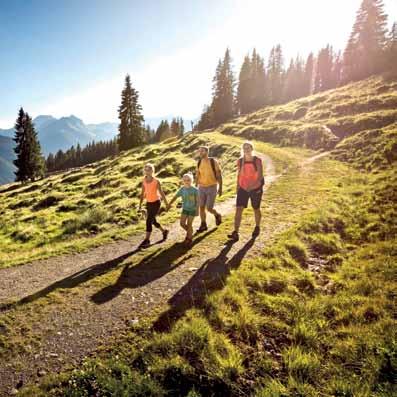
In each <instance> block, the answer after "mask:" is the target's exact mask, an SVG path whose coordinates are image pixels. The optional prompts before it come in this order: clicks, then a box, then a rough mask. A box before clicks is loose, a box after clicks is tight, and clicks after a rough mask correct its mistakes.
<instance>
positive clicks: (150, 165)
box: [143, 163, 154, 174]
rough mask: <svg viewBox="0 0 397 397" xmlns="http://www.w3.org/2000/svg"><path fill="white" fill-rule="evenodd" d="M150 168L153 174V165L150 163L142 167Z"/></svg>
mask: <svg viewBox="0 0 397 397" xmlns="http://www.w3.org/2000/svg"><path fill="white" fill-rule="evenodd" d="M145 168H150V169H151V170H152V172H153V174H154V165H153V164H152V163H146V164H145V166H144V167H143V169H145Z"/></svg>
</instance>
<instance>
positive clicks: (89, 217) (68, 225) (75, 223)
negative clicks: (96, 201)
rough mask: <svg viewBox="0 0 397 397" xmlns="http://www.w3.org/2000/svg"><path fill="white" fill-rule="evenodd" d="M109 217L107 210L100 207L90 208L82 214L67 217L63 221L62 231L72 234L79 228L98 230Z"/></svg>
mask: <svg viewBox="0 0 397 397" xmlns="http://www.w3.org/2000/svg"><path fill="white" fill-rule="evenodd" d="M109 218H110V213H109V211H107V210H105V209H102V208H91V209H88V210H87V211H86V212H84V213H83V214H82V215H80V216H78V217H75V218H73V219H68V220H67V221H65V222H64V223H63V227H64V233H65V234H73V233H76V232H77V231H79V230H91V231H93V232H97V231H99V229H100V228H99V226H100V225H101V224H103V223H105V222H106V221H108V220H109Z"/></svg>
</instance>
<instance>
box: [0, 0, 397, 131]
mask: <svg viewBox="0 0 397 397" xmlns="http://www.w3.org/2000/svg"><path fill="white" fill-rule="evenodd" d="M360 3H361V0H334V1H332V2H330V1H326V2H325V1H319V0H301V1H300V2H297V1H296V0H277V1H276V0H245V1H243V0H216V1H211V0H190V1H181V0H167V1H166V0H146V1H135V0H80V1H79V0H52V1H51V0H0V59H1V66H0V93H1V95H0V127H3V128H6V127H10V126H11V125H12V123H13V120H14V119H15V116H16V113H17V110H18V107H19V106H21V105H22V106H24V108H25V109H27V111H29V112H30V113H31V114H32V115H33V116H36V115H38V114H52V115H54V116H58V117H59V116H62V115H69V114H75V115H77V116H78V117H81V118H83V120H84V121H86V122H101V121H114V120H116V119H117V107H118V105H119V97H120V91H121V89H122V86H123V79H124V76H125V74H126V73H130V74H131V78H132V81H133V84H134V86H135V87H136V88H137V89H138V90H139V92H140V95H141V102H142V105H143V110H144V114H145V115H146V116H147V117H155V116H163V115H167V114H175V115H182V116H184V117H186V118H189V117H197V116H198V115H199V114H200V112H201V109H202V107H203V105H204V104H205V103H206V102H208V100H209V96H210V90H211V79H212V75H213V73H214V69H215V66H216V63H217V60H218V58H219V57H220V56H222V54H223V52H224V50H225V48H226V47H227V46H230V48H231V51H232V56H233V57H234V65H235V69H236V72H237V71H238V67H239V66H240V63H241V60H242V57H243V56H244V54H245V53H246V52H247V51H250V50H252V48H253V47H254V46H255V47H256V48H257V49H258V50H259V52H260V53H261V54H263V55H265V57H267V55H268V51H269V50H270V48H271V46H272V45H273V44H276V43H277V42H281V44H282V45H283V47H284V49H285V53H286V56H287V57H288V56H292V55H296V54H297V53H298V52H299V53H300V54H302V55H307V53H308V52H309V51H310V50H314V51H317V50H318V49H319V48H320V47H321V46H323V45H325V44H326V43H328V42H330V43H331V44H334V46H335V47H336V48H343V47H344V44H345V41H346V39H347V37H348V35H349V32H350V30H351V26H352V24H353V21H354V16H355V12H356V11H357V9H358V7H359V5H360ZM385 5H386V11H387V12H388V14H389V16H390V20H392V19H394V20H396V19H397V1H396V0H385ZM392 17H393V18H392Z"/></svg>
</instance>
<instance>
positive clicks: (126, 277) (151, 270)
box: [91, 229, 216, 305]
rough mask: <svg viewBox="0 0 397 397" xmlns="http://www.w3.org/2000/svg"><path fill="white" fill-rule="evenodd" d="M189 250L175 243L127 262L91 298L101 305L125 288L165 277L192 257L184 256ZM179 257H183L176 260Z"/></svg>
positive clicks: (135, 286)
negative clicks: (109, 281)
mask: <svg viewBox="0 0 397 397" xmlns="http://www.w3.org/2000/svg"><path fill="white" fill-rule="evenodd" d="M215 230H216V229H212V230H210V231H208V232H207V233H204V234H202V235H200V236H199V237H197V238H196V239H194V241H193V244H194V245H195V244H198V243H199V242H200V241H202V240H203V239H205V238H206V237H207V236H208V235H210V234H211V233H213V232H214V231H215ZM188 251H189V248H187V247H185V246H184V245H183V244H180V243H175V244H173V245H171V246H170V247H168V248H166V249H164V250H161V251H160V252H154V253H153V254H151V255H149V256H147V257H146V258H144V259H142V260H141V261H140V262H139V263H138V264H136V265H134V266H130V264H127V265H126V266H125V267H124V269H123V271H122V272H121V274H120V276H119V278H118V279H117V281H116V282H115V284H113V285H109V286H107V287H105V288H103V289H101V290H100V291H98V292H97V293H95V294H94V295H93V296H92V297H91V300H92V301H93V302H94V303H96V304H98V305H100V304H103V303H106V302H108V301H110V300H112V299H114V298H116V297H117V296H118V295H119V294H120V293H121V291H123V290H124V289H125V288H132V289H133V288H139V287H142V286H144V285H146V284H149V283H150V282H152V281H154V280H157V279H159V278H161V277H163V276H164V275H165V274H167V273H168V272H170V271H172V270H174V269H175V268H177V267H178V266H179V265H181V264H182V263H183V262H184V261H186V260H187V259H189V258H190V257H191V255H188V256H184V255H185V254H186V253H187V252H188ZM178 258H181V259H180V260H179V261H178V262H176V261H177V259H178Z"/></svg>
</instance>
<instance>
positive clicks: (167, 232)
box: [163, 230, 170, 241]
mask: <svg viewBox="0 0 397 397" xmlns="http://www.w3.org/2000/svg"><path fill="white" fill-rule="evenodd" d="M169 232H170V231H169V230H163V241H165V240H167V237H168V234H169Z"/></svg>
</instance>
